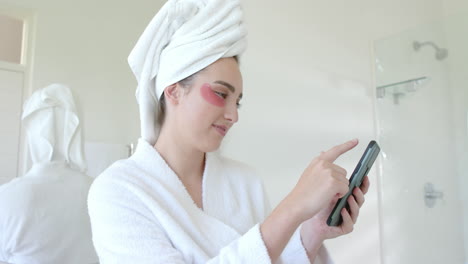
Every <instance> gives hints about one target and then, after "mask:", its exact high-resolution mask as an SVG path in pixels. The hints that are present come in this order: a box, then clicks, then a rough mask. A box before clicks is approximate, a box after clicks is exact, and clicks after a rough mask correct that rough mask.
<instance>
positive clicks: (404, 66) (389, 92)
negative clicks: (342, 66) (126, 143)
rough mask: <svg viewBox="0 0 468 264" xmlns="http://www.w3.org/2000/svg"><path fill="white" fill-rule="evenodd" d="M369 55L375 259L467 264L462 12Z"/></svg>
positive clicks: (465, 22) (465, 30)
mask: <svg viewBox="0 0 468 264" xmlns="http://www.w3.org/2000/svg"><path fill="white" fill-rule="evenodd" d="M374 54H375V82H376V89H377V91H376V96H377V99H376V111H377V113H376V116H377V124H378V125H377V126H378V141H379V144H380V145H381V148H382V155H381V157H380V161H379V203H380V212H379V213H380V220H381V221H380V223H381V238H382V243H381V244H382V262H383V263H384V264H393V263H399V264H410V263H411V264H414V263H417V264H419V263H425V264H432V263H433V264H440V263H447V264H463V263H468V256H467V255H468V253H467V252H468V190H467V189H468V131H467V130H468V128H467V126H468V124H467V123H468V15H463V16H462V15H459V16H452V17H446V18H444V19H441V20H440V21H434V22H432V23H430V24H426V25H423V26H420V27H418V28H413V29H410V30H407V31H405V32H402V33H399V34H396V35H393V36H390V37H388V38H385V39H380V40H377V41H375V43H374Z"/></svg>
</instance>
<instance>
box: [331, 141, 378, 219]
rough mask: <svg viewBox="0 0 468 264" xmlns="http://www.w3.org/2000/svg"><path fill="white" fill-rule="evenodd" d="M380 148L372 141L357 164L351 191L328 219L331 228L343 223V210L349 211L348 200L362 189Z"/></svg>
mask: <svg viewBox="0 0 468 264" xmlns="http://www.w3.org/2000/svg"><path fill="white" fill-rule="evenodd" d="M379 152H380V147H379V145H378V144H377V142H375V141H374V140H372V141H371V142H370V143H369V145H368V146H367V148H366V150H365V151H364V154H363V155H362V157H361V159H360V160H359V163H358V164H357V166H356V168H355V169H354V171H353V174H352V175H351V178H350V179H349V191H348V193H346V195H345V196H343V197H342V198H340V199H339V200H338V202H336V205H335V207H334V208H333V210H332V212H331V213H330V216H329V217H328V220H327V224H328V225H329V226H339V225H341V223H342V222H343V219H342V218H341V210H342V209H343V208H346V209H347V210H348V211H349V205H348V198H349V196H350V195H353V190H354V188H356V187H360V186H361V184H362V180H363V179H364V177H365V176H366V175H367V174H368V173H369V170H370V169H371V167H372V165H373V164H374V161H375V160H376V159H377V155H379Z"/></svg>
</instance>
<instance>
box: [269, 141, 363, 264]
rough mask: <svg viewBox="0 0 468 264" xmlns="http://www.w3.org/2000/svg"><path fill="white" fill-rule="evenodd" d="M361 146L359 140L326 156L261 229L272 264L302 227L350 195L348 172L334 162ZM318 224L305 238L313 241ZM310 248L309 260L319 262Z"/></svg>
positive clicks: (315, 162)
mask: <svg viewBox="0 0 468 264" xmlns="http://www.w3.org/2000/svg"><path fill="white" fill-rule="evenodd" d="M357 144H358V141H357V139H356V140H351V141H348V142H346V143H344V144H341V145H338V146H335V147H333V148H332V149H330V150H328V151H326V152H322V153H321V154H320V156H319V157H317V158H315V159H314V160H313V161H312V162H311V163H310V165H309V166H308V167H307V168H306V169H305V170H304V172H303V173H302V175H301V178H300V179H299V181H298V182H297V184H296V186H295V187H294V189H293V190H292V191H291V192H290V193H289V194H288V196H286V198H285V199H284V200H283V201H281V203H280V204H279V205H278V206H277V207H276V208H275V209H274V210H273V212H272V213H271V214H270V215H269V216H268V217H267V218H266V219H265V221H264V222H263V223H262V224H261V225H260V232H261V234H262V238H263V241H264V242H265V246H266V247H267V249H268V253H269V255H270V258H271V260H272V262H275V261H276V259H277V258H278V257H279V255H280V254H281V252H282V251H283V249H284V247H285V246H286V244H287V242H288V241H289V239H290V238H291V236H292V234H293V233H294V232H295V230H297V228H298V227H299V225H301V223H303V222H304V221H306V220H308V219H310V218H312V217H314V216H316V215H318V214H324V211H323V210H328V209H329V207H330V206H331V203H332V202H333V201H335V202H336V200H337V199H338V198H339V197H343V196H344V195H345V194H346V193H347V192H348V189H349V187H348V186H349V181H348V179H346V170H345V169H343V168H341V167H340V166H337V165H335V164H334V163H333V162H335V160H336V159H337V158H338V157H339V156H341V155H342V154H343V153H346V152H347V151H349V150H350V149H352V148H354V147H355V146H356V145H357ZM326 217H328V216H326ZM314 223H315V224H308V225H307V227H310V228H311V229H310V231H307V232H306V234H305V237H310V236H309V234H313V233H314V232H316V231H317V230H318V228H320V225H318V224H317V223H320V221H317V222H314ZM301 235H302V232H301ZM320 235H325V236H326V237H330V236H331V235H332V233H330V232H329V231H322V232H320ZM320 238H321V239H322V237H320ZM322 241H323V239H322V240H321V241H320V244H318V246H317V247H315V248H313V249H317V250H318V248H320V246H321V243H322ZM303 242H304V241H303ZM306 242H308V241H306ZM311 243H312V241H311ZM304 245H305V244H304ZM310 245H312V244H310ZM305 246H306V245H305ZM309 248H310V247H309V245H307V247H306V249H307V250H308V255H309V258H311V259H312V258H315V254H314V253H312V254H310V253H309Z"/></svg>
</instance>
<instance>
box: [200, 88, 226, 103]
mask: <svg viewBox="0 0 468 264" xmlns="http://www.w3.org/2000/svg"><path fill="white" fill-rule="evenodd" d="M200 92H201V95H202V97H203V99H205V100H206V101H207V102H208V103H210V104H212V105H214V106H218V107H223V106H224V105H225V104H226V102H225V101H224V98H222V97H220V96H219V95H217V94H216V93H215V91H213V89H211V85H210V84H208V83H205V84H203V85H202V87H201V89H200Z"/></svg>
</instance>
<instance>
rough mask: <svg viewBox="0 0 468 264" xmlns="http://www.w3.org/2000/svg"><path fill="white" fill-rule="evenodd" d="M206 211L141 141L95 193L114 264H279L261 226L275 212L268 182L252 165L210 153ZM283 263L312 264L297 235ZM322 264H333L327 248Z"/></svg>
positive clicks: (99, 240)
mask: <svg viewBox="0 0 468 264" xmlns="http://www.w3.org/2000/svg"><path fill="white" fill-rule="evenodd" d="M202 197H203V210H201V209H200V208H198V207H197V205H196V204H195V203H194V202H193V200H192V198H191V197H190V195H189V193H188V192H187V190H186V189H185V187H184V185H183V184H182V182H181V181H180V180H179V178H178V177H177V175H176V174H175V173H174V172H173V171H172V170H171V169H170V167H169V166H168V165H167V164H166V162H165V161H164V159H163V158H162V157H161V156H160V155H159V153H158V152H157V151H156V150H155V149H154V148H153V147H152V146H151V145H150V144H148V143H147V142H146V141H145V140H140V141H139V143H138V148H137V150H136V152H135V154H134V155H133V156H132V157H131V158H129V159H126V160H121V161H118V162H116V163H114V164H113V165H112V166H111V167H110V168H108V169H107V170H106V171H104V172H103V173H102V174H101V175H100V176H99V177H98V178H97V180H95V181H94V183H93V185H92V187H91V189H90V193H89V196H88V208H89V214H90V217H91V226H92V233H93V242H94V246H95V248H96V251H97V253H98V256H99V259H100V262H101V263H102V264H107V263H142V264H143V263H167V264H179V263H252V264H262V263H271V260H270V258H269V256H268V252H267V249H266V247H265V244H264V242H263V240H262V237H261V233H260V228H259V223H261V222H262V221H263V220H264V219H265V217H266V216H267V215H268V214H269V211H270V208H269V205H268V202H267V199H266V197H265V191H264V189H263V185H262V182H261V181H260V180H259V179H258V178H256V177H255V176H254V175H253V173H252V170H251V169H250V168H248V167H247V166H245V165H243V164H241V163H239V162H236V161H233V160H229V159H226V158H223V157H220V156H218V155H217V154H215V153H207V155H206V163H205V170H204V175H203V195H202ZM278 262H280V263H309V260H308V258H307V255H306V251H305V249H304V248H303V246H302V243H301V240H300V235H299V232H298V231H296V232H295V234H294V235H293V237H292V238H291V240H290V242H289V244H288V245H287V247H286V249H285V250H284V251H283V254H282V255H281V260H280V261H278ZM315 263H327V264H328V263H331V260H330V258H329V257H328V254H327V252H326V250H325V248H324V247H322V249H321V250H320V253H319V256H318V257H317V260H316V261H315Z"/></svg>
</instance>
